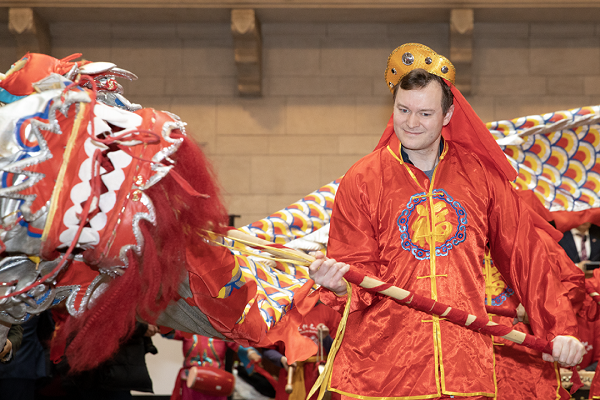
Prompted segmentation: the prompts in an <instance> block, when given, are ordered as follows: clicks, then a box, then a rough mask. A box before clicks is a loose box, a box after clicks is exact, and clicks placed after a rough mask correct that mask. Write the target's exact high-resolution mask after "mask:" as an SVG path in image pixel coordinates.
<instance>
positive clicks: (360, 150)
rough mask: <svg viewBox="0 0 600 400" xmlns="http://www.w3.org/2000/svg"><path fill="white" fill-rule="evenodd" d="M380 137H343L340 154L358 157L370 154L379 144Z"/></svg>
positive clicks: (340, 139) (341, 138)
mask: <svg viewBox="0 0 600 400" xmlns="http://www.w3.org/2000/svg"><path fill="white" fill-rule="evenodd" d="M382 133H383V130H381V133H380V134H379V135H343V136H340V137H339V139H338V140H339V142H340V151H339V153H340V154H344V155H350V154H351V155H356V156H359V157H362V156H365V155H367V154H369V153H370V152H371V151H372V150H373V149H374V148H375V146H377V143H378V142H379V138H380V137H381V134H382Z"/></svg>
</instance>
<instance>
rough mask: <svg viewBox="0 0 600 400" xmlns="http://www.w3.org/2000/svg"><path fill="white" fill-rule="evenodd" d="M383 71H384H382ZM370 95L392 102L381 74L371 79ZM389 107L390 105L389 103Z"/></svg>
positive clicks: (390, 94) (388, 89)
mask: <svg viewBox="0 0 600 400" xmlns="http://www.w3.org/2000/svg"><path fill="white" fill-rule="evenodd" d="M384 71H385V69H384ZM371 87H372V93H373V96H377V97H386V98H388V99H390V102H391V101H392V100H391V99H392V92H390V88H389V86H388V85H387V84H386V82H385V79H384V76H383V74H382V75H381V76H378V77H375V78H373V79H372V84H371ZM390 105H391V103H390Z"/></svg>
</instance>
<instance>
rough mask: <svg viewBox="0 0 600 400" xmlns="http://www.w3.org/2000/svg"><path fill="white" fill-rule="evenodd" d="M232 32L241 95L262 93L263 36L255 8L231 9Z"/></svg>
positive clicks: (258, 94)
mask: <svg viewBox="0 0 600 400" xmlns="http://www.w3.org/2000/svg"><path fill="white" fill-rule="evenodd" d="M231 34H232V35H233V48H234V56H235V65H236V67H237V75H238V76H237V78H238V92H239V94H240V95H241V96H260V95H261V93H262V82H261V81H262V36H261V32H260V21H259V20H258V19H257V18H256V14H255V12H254V10H243V9H236V10H231Z"/></svg>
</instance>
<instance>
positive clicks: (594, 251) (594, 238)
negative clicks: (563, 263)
mask: <svg viewBox="0 0 600 400" xmlns="http://www.w3.org/2000/svg"><path fill="white" fill-rule="evenodd" d="M589 235H590V238H589V240H590V246H591V251H590V255H589V257H588V259H589V261H600V226H598V225H592V226H590V230H589ZM558 244H559V245H560V246H561V247H562V248H563V249H564V250H565V253H567V255H568V256H569V258H570V259H571V260H572V261H573V262H574V263H578V262H580V261H581V260H580V259H579V253H577V245H576V244H575V239H574V238H573V234H572V233H571V231H566V232H565V233H564V235H563V238H562V239H561V240H560V242H558Z"/></svg>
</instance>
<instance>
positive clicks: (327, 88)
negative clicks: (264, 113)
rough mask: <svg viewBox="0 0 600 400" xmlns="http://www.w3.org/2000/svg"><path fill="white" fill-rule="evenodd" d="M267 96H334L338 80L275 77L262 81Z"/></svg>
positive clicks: (336, 93)
mask: <svg viewBox="0 0 600 400" xmlns="http://www.w3.org/2000/svg"><path fill="white" fill-rule="evenodd" d="M263 85H264V86H263V87H264V94H265V95H267V96H335V95H339V94H340V93H339V91H338V79H336V78H333V77H319V76H310V77H309V76H285V77H283V76H277V77H272V78H266V79H264V80H263Z"/></svg>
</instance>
